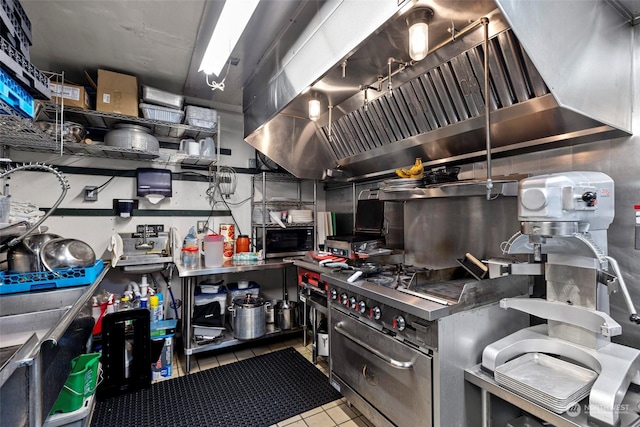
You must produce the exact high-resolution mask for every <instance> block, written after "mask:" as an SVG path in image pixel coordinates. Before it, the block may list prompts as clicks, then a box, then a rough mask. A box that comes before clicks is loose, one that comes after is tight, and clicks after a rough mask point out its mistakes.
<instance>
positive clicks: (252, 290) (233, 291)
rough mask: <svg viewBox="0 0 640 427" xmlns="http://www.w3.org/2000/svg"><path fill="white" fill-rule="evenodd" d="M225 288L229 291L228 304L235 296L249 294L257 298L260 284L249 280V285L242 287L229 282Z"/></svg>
mask: <svg viewBox="0 0 640 427" xmlns="http://www.w3.org/2000/svg"><path fill="white" fill-rule="evenodd" d="M227 289H228V291H229V299H228V302H229V304H231V303H232V302H233V300H234V299H236V298H244V297H246V296H247V294H250V295H251V296H252V297H254V298H258V296H259V294H260V285H259V284H257V283H256V282H249V285H248V286H247V287H246V288H244V289H242V288H240V287H239V286H238V284H237V283H229V285H228V287H227Z"/></svg>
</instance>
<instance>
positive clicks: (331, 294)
mask: <svg viewBox="0 0 640 427" xmlns="http://www.w3.org/2000/svg"><path fill="white" fill-rule="evenodd" d="M329 297H330V298H331V299H338V291H336V290H335V289H331V291H330V292H329Z"/></svg>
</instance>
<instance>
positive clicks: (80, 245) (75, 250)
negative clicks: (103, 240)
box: [40, 238, 96, 271]
mask: <svg viewBox="0 0 640 427" xmlns="http://www.w3.org/2000/svg"><path fill="white" fill-rule="evenodd" d="M40 261H42V264H43V265H44V266H45V268H46V269H47V270H49V271H51V270H55V269H56V268H71V267H89V266H92V265H93V264H94V263H95V262H96V254H95V252H93V249H92V248H91V246H89V245H88V244H87V243H85V242H83V241H82V240H76V239H67V238H60V239H53V240H49V241H48V242H45V244H44V245H42V247H41V249H40Z"/></svg>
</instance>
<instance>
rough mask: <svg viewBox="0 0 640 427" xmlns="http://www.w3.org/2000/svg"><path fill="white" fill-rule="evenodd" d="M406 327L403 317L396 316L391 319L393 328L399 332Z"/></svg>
mask: <svg viewBox="0 0 640 427" xmlns="http://www.w3.org/2000/svg"><path fill="white" fill-rule="evenodd" d="M406 326H407V323H406V322H405V321H404V317H402V316H400V315H398V316H396V317H394V318H393V327H394V328H395V329H398V330H399V331H404V328H405V327H406Z"/></svg>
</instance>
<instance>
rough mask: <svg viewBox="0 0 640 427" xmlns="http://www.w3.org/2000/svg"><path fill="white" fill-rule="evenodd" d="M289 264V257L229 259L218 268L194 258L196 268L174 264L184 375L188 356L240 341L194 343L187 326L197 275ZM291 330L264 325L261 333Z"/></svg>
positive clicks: (232, 344)
mask: <svg viewBox="0 0 640 427" xmlns="http://www.w3.org/2000/svg"><path fill="white" fill-rule="evenodd" d="M290 265H293V261H292V260H290V259H286V258H285V259H267V260H262V261H251V262H233V261H232V260H226V261H224V263H223V264H222V265H221V266H220V267H205V266H204V265H203V260H202V259H200V260H199V261H198V265H197V266H196V267H185V266H184V265H182V264H180V263H176V266H177V268H178V274H179V276H180V277H181V279H182V298H183V300H184V301H183V305H182V341H183V348H184V355H185V371H186V373H187V374H188V373H189V372H190V370H191V356H192V355H194V354H196V353H201V352H205V351H211V350H215V349H218V348H224V347H231V346H234V345H236V344H240V343H242V342H244V341H240V340H237V339H234V338H229V337H227V338H225V339H221V340H213V341H212V342H210V343H208V344H204V345H197V344H196V343H195V342H194V336H193V328H192V325H191V316H192V313H193V305H194V297H193V295H194V291H195V288H196V284H197V278H198V277H202V276H208V275H212V274H229V273H231V274H233V273H243V272H247V271H260V270H271V269H284V268H285V267H288V266H290ZM285 278H286V274H285V273H284V270H283V281H284V283H286V279H285ZM290 332H295V330H289V331H281V330H279V329H275V328H273V327H271V328H267V334H266V335H265V336H275V335H279V334H286V333H290Z"/></svg>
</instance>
